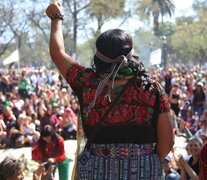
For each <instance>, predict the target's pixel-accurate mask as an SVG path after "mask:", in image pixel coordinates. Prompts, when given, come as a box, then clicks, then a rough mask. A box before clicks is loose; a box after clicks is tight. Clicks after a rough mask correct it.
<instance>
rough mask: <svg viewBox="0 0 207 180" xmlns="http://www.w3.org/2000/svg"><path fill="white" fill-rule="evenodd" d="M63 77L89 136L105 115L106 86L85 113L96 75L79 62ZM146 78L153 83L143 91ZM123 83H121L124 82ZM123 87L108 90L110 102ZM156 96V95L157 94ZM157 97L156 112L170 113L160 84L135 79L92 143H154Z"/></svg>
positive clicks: (106, 105)
mask: <svg viewBox="0 0 207 180" xmlns="http://www.w3.org/2000/svg"><path fill="white" fill-rule="evenodd" d="M66 77H67V78H66V80H67V82H68V83H69V84H70V86H71V88H72V89H73V90H74V92H75V93H76V95H77V96H78V98H79V102H80V105H81V110H82V121H83V127H84V131H85V135H86V137H89V136H90V133H91V131H92V130H93V128H94V126H95V125H96V124H97V123H98V122H99V119H100V118H101V117H102V116H103V115H104V113H105V112H106V110H107V108H108V107H109V105H110V101H109V99H108V98H105V96H104V95H105V94H106V93H107V91H108V88H107V87H105V88H104V89H103V91H102V93H101V95H100V96H98V97H97V100H96V104H95V106H94V107H93V108H92V109H91V111H90V112H88V113H87V110H88V106H89V104H90V103H91V102H92V101H93V100H94V97H95V92H96V89H97V86H98V80H97V78H98V77H97V75H96V73H95V71H94V70H93V69H92V68H85V67H83V66H81V65H79V64H73V65H70V66H69V68H68V70H67V74H66ZM146 81H151V84H152V86H151V87H150V88H149V90H145V88H144V86H145V85H146ZM123 86H124V85H123ZM123 86H119V87H116V88H114V89H113V90H112V92H111V101H113V100H114V98H115V97H116V96H117V95H118V94H119V92H120V91H121V90H122V88H123ZM156 94H158V96H159V98H157V95H156ZM156 99H159V103H158V104H159V107H158V108H157V109H158V110H159V112H156V113H163V112H169V111H170V106H169V103H168V99H167V98H166V97H165V95H164V91H163V90H162V88H161V86H160V85H159V84H158V83H156V82H153V80H147V79H145V78H143V79H136V80H135V81H134V82H133V83H132V84H130V85H129V86H128V87H127V88H126V90H125V91H124V94H123V96H122V97H121V98H120V99H119V100H118V102H117V103H116V104H115V106H114V107H113V109H112V110H111V111H110V113H109V114H108V116H107V117H106V118H105V120H104V122H103V123H102V124H101V127H100V128H99V130H98V132H97V134H96V136H95V137H94V139H93V142H94V143H141V144H143V143H153V142H156V127H155V126H156V125H155V124H156V120H155V119H157V118H154V114H155V112H154V110H155V102H156Z"/></svg>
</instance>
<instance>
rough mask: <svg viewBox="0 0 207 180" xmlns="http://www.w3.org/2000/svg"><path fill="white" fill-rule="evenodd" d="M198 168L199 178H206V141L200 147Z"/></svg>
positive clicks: (202, 179) (201, 179)
mask: <svg viewBox="0 0 207 180" xmlns="http://www.w3.org/2000/svg"><path fill="white" fill-rule="evenodd" d="M200 169H201V170H200V180H204V179H207V143H205V144H204V145H203V147H202V149H201V158H200Z"/></svg>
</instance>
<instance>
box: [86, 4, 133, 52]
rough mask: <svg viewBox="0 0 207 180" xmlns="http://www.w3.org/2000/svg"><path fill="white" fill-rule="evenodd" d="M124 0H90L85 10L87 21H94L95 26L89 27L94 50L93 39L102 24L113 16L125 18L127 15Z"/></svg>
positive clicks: (99, 31)
mask: <svg viewBox="0 0 207 180" xmlns="http://www.w3.org/2000/svg"><path fill="white" fill-rule="evenodd" d="M125 2H126V0H113V1H111V0H91V3H90V6H89V8H88V10H87V14H88V20H90V21H89V22H94V21H95V23H96V27H95V28H91V32H92V37H93V40H91V48H92V49H93V51H94V50H95V47H94V44H95V39H96V38H97V37H98V36H99V35H100V33H101V29H102V27H103V25H104V24H105V23H106V22H108V21H110V20H111V19H115V18H119V17H120V18H125V17H126V16H128V15H129V13H128V12H126V11H125V9H124V7H125Z"/></svg>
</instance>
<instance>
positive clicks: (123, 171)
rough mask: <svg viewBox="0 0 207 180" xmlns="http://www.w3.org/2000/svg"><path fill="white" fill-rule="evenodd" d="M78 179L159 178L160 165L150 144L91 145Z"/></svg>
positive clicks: (121, 179) (129, 179)
mask: <svg viewBox="0 0 207 180" xmlns="http://www.w3.org/2000/svg"><path fill="white" fill-rule="evenodd" d="M89 152H90V156H88V157H81V155H80V156H79V157H80V160H83V161H85V160H88V161H87V166H81V165H80V164H79V165H78V179H79V180H160V179H161V176H162V165H161V161H160V158H159V156H158V155H157V154H156V153H154V147H153V145H152V144H92V145H91V148H90V150H89Z"/></svg>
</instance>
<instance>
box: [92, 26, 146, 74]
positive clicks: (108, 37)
mask: <svg viewBox="0 0 207 180" xmlns="http://www.w3.org/2000/svg"><path fill="white" fill-rule="evenodd" d="M96 48H97V50H98V51H99V52H100V53H102V54H103V55H105V56H107V57H109V58H112V59H114V58H116V57H118V56H120V55H124V56H126V55H127V54H128V53H129V52H130V51H131V49H132V48H133V41H132V37H131V36H130V35H129V34H128V33H127V32H126V31H123V30H121V29H112V30H108V31H106V32H104V33H102V34H101V35H100V36H99V37H98V38H97V41H96ZM111 66H112V64H111V63H106V62H103V61H101V60H100V59H99V58H98V57H97V56H94V64H93V66H92V67H93V69H94V70H95V71H96V73H97V75H98V76H100V75H101V74H103V73H107V72H108V71H110V68H111ZM127 67H129V68H131V70H132V73H133V75H134V76H135V77H137V78H141V77H142V76H144V77H148V75H147V73H146V70H145V67H144V64H143V63H142V61H141V60H140V59H139V56H138V55H136V54H133V56H132V58H130V59H128V65H127ZM118 73H121V71H119V72H118Z"/></svg>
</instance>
